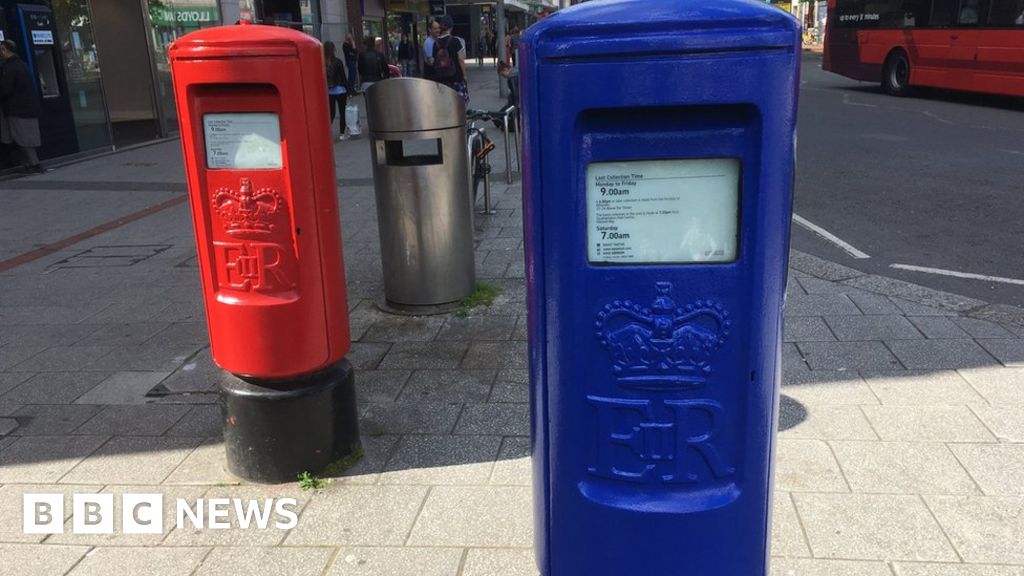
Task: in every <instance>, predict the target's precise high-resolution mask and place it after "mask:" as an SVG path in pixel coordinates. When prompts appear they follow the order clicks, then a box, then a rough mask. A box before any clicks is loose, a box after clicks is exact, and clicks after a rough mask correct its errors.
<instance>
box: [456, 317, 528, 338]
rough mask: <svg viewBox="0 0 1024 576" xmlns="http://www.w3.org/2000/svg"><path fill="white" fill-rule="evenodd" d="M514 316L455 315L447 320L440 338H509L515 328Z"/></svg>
mask: <svg viewBox="0 0 1024 576" xmlns="http://www.w3.org/2000/svg"><path fill="white" fill-rule="evenodd" d="M516 320H517V318H516V317H514V316H470V317H466V318H459V317H457V316H453V317H451V318H448V319H447V321H445V324H444V327H443V328H442V329H441V332H440V333H439V334H438V335H437V339H438V340H473V341H478V340H509V339H511V338H512V331H513V330H514V329H515V325H516Z"/></svg>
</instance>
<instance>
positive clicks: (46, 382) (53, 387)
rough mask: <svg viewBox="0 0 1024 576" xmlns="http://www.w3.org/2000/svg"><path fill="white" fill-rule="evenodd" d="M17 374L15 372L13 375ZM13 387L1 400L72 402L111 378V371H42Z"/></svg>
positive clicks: (38, 402) (48, 402)
mask: <svg viewBox="0 0 1024 576" xmlns="http://www.w3.org/2000/svg"><path fill="white" fill-rule="evenodd" d="M14 374H17V373H13V374H12V375H14ZM21 375H23V376H28V377H29V378H28V380H27V381H25V382H24V383H22V384H21V385H20V386H17V387H16V388H13V389H11V390H10V391H8V392H7V393H6V394H4V395H3V396H0V401H3V402H11V403H14V404H70V403H72V402H74V401H75V400H77V399H78V397H79V396H81V395H82V394H85V393H86V392H88V391H89V390H92V389H93V388H95V387H96V386H97V385H98V384H99V383H100V382H102V381H104V380H106V379H107V378H109V377H110V376H111V375H112V374H111V373H110V372H40V373H38V374H35V375H32V374H30V373H22V374H21Z"/></svg>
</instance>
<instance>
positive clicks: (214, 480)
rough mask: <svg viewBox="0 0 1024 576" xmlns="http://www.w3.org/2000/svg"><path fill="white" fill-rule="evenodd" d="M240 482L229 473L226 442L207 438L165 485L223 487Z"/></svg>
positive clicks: (174, 471)
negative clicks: (223, 485) (222, 485)
mask: <svg viewBox="0 0 1024 576" xmlns="http://www.w3.org/2000/svg"><path fill="white" fill-rule="evenodd" d="M238 481H239V480H238V478H236V477H235V476H234V475H232V474H231V473H230V472H228V469H227V454H226V452H225V448H224V441H223V440H222V439H221V438H207V439H206V440H204V441H203V442H202V444H200V445H199V446H196V447H195V449H194V450H192V451H191V452H190V453H189V454H188V456H186V457H185V459H184V460H182V461H181V463H180V464H178V465H177V467H175V468H174V470H173V471H172V472H171V473H170V475H169V476H167V477H166V478H165V479H164V481H163V483H164V484H167V485H174V484H200V485H221V484H237V483H238Z"/></svg>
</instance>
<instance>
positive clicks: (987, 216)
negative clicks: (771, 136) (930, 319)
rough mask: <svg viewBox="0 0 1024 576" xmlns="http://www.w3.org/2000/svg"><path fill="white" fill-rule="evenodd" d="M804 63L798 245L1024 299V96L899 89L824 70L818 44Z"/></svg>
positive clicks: (924, 279)
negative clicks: (905, 93) (901, 94)
mask: <svg viewBox="0 0 1024 576" xmlns="http://www.w3.org/2000/svg"><path fill="white" fill-rule="evenodd" d="M801 73H802V79H801V90H800V120H799V121H800V124H799V145H798V156H797V182H796V193H795V211H796V214H797V215H798V217H799V218H800V219H801V220H802V222H804V223H805V225H797V224H796V223H795V224H794V226H793V247H794V248H797V249H799V250H803V251H805V252H809V253H811V254H815V255H818V256H822V257H825V258H828V259H831V260H835V261H837V262H840V263H842V264H845V265H847V266H850V267H852V268H856V269H858V270H861V271H864V272H869V273H875V274H883V275H886V276H890V277H894V278H900V279H903V280H907V281H910V282H914V283H917V284H921V285H924V286H928V287H931V288H935V289H938V290H944V291H948V292H954V293H958V294H962V295H964V296H970V297H974V298H979V299H982V300H986V301H988V302H992V303H1001V304H1010V305H1015V306H1024V101H1021V100H1012V99H1002V98H994V97H987V96H979V95H968V94H956V93H949V92H943V91H925V92H918V93H915V94H913V95H912V96H911V97H908V98H894V97H891V96H886V95H884V94H882V92H881V91H880V90H879V88H878V85H877V84H867V83H861V82H856V81H854V80H849V79H846V78H843V77H841V76H838V75H835V74H831V73H829V72H825V71H823V70H821V57H820V56H819V55H815V54H806V55H805V57H804V62H803V67H802V71H801ZM808 226H812V227H813V226H817V227H818V228H820V229H822V232H823V234H819V233H815V232H812V231H810V229H809V228H808ZM823 235H831V237H832V239H831V240H826V239H825V238H824V237H823ZM838 242H845V243H846V244H847V245H848V246H847V247H846V248H845V249H844V248H840V247H839V245H838ZM858 252H860V253H862V254H861V256H863V255H867V256H869V257H868V258H863V257H861V258H855V257H853V256H852V255H851V253H853V254H857V253H858ZM894 265H895V266H897V267H893V266H894ZM902 266H911V267H924V268H931V269H938V270H942V271H947V272H953V273H958V274H972V275H979V276H984V277H995V279H984V280H983V279H975V278H959V277H955V276H950V275H946V274H940V273H937V272H921V271H912V270H907V269H903V268H900V267H902ZM1000 279H1002V280H1000ZM1011 281H1016V283H1014V282H1011Z"/></svg>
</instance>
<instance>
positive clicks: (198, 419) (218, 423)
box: [164, 404, 224, 438]
mask: <svg viewBox="0 0 1024 576" xmlns="http://www.w3.org/2000/svg"><path fill="white" fill-rule="evenodd" d="M185 409H186V410H187V411H188V412H187V413H186V414H185V415H184V416H183V417H182V418H181V419H180V420H178V421H177V422H176V423H175V424H174V426H171V427H170V429H168V430H167V432H165V433H164V435H165V436H190V437H193V438H211V437H220V436H221V435H223V433H224V421H223V416H222V414H221V407H220V406H219V405H217V404H205V405H202V406H191V407H189V406H185Z"/></svg>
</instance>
